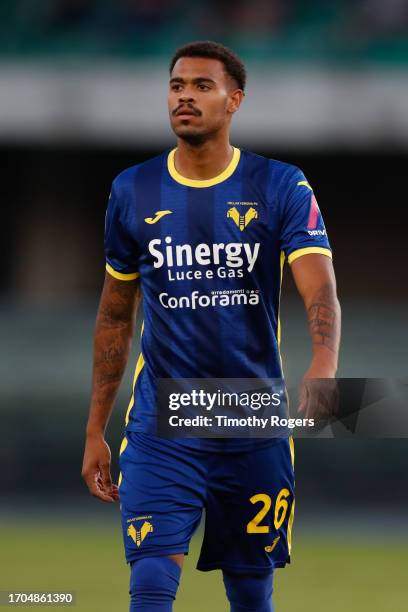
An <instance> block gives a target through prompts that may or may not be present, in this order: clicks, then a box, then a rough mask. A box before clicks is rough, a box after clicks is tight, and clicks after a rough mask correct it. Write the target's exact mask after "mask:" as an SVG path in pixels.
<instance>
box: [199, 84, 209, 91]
mask: <svg viewBox="0 0 408 612" xmlns="http://www.w3.org/2000/svg"><path fill="white" fill-rule="evenodd" d="M198 89H199V90H200V91H208V90H209V89H210V88H209V87H208V85H204V83H200V84H199V86H198Z"/></svg>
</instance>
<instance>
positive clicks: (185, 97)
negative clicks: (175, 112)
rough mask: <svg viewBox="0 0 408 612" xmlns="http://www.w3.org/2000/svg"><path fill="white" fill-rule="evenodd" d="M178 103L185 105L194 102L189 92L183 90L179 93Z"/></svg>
mask: <svg viewBox="0 0 408 612" xmlns="http://www.w3.org/2000/svg"><path fill="white" fill-rule="evenodd" d="M179 102H180V103H183V104H186V103H187V102H194V96H193V94H192V92H191V90H190V91H189V90H187V89H185V90H184V91H183V92H181V93H180V95H179Z"/></svg>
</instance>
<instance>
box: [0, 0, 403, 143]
mask: <svg viewBox="0 0 408 612" xmlns="http://www.w3.org/2000/svg"><path fill="white" fill-rule="evenodd" d="M407 31H408V8H407V3H406V2H405V0H389V1H388V2H386V3H384V2H381V1H380V0H357V1H355V2H352V1H351V0H335V1H333V2H324V1H322V0H317V1H314V2H307V1H306V0H287V1H284V0H270V1H268V0H253V1H252V2H247V1H238V2H227V1H223V2H219V1H217V2H215V1H214V0H211V1H210V2H205V3H200V2H194V1H191V2H186V0H167V1H166V0H142V1H141V0H117V1H113V0H100V1H96V0H20V2H14V1H12V0H3V2H2V3H1V6H0V89H1V90H2V102H1V106H0V141H3V142H16V141H17V142H21V141H24V140H27V139H29V140H33V141H35V142H38V141H40V142H44V141H45V142H56V141H58V142H61V141H64V142H72V141H75V142H77V141H81V142H86V143H88V142H90V141H92V142H96V143H103V144H115V145H119V146H120V145H123V144H126V145H128V146H134V145H136V146H143V145H146V144H149V145H152V143H154V144H156V145H159V143H160V145H162V144H163V141H165V142H167V143H168V142H170V139H171V135H170V132H169V129H168V126H167V120H166V114H165V112H163V97H164V96H165V93H166V86H167V73H166V68H167V65H168V61H169V58H170V56H171V55H172V53H173V52H174V50H175V48H176V47H177V46H179V45H181V44H183V43H185V42H187V41H189V40H192V39H202V38H211V39H216V40H220V41H222V42H223V43H225V44H227V45H230V46H231V47H232V48H233V49H235V50H236V51H237V52H238V53H240V54H241V55H242V57H243V59H244V60H245V61H246V62H247V64H248V67H249V84H248V96H247V101H246V103H245V104H244V105H243V109H242V112H241V117H240V121H239V122H237V125H236V127H235V135H236V137H237V138H240V139H242V140H243V141H245V142H246V143H249V144H251V145H261V146H262V145H264V144H265V142H266V141H268V140H270V139H272V138H273V142H274V144H275V145H277V146H286V147H291V148H299V147H303V148H306V149H307V148H309V147H310V145H312V146H313V147H314V148H316V147H319V148H320V149H325V150H326V149H328V148H331V149H333V148H334V149H335V148H336V147H339V146H343V147H345V146H347V147H355V148H358V149H361V148H365V149H367V148H370V147H372V146H380V145H381V146H382V145H386V146H394V147H401V146H402V147H404V148H406V147H407V145H408V105H407V104H406V103H405V101H406V99H407V97H408V81H407V79H406V77H405V72H406V67H407V65H408V36H407ZM299 101H300V102H301V103H300V104H299ZM136 109H137V110H136Z"/></svg>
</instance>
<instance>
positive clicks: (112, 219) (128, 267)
mask: <svg viewBox="0 0 408 612" xmlns="http://www.w3.org/2000/svg"><path fill="white" fill-rule="evenodd" d="M124 205H125V202H124V201H123V198H122V199H121V198H120V197H119V195H118V192H117V189H116V187H115V182H113V185H112V191H111V193H110V196H109V202H108V208H107V210H106V217H105V239H104V246H105V258H106V270H107V271H108V272H109V274H111V276H114V277H115V278H117V279H119V280H134V279H135V278H138V277H139V272H138V271H137V268H138V250H137V245H136V242H135V241H134V240H133V239H132V237H131V236H130V233H129V228H128V227H126V215H125V210H124Z"/></svg>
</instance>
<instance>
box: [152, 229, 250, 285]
mask: <svg viewBox="0 0 408 612" xmlns="http://www.w3.org/2000/svg"><path fill="white" fill-rule="evenodd" d="M259 247H260V243H259V242H256V243H254V244H250V243H248V242H229V243H223V242H218V243H214V244H206V243H200V244H197V245H196V246H194V247H193V246H192V245H191V244H177V245H173V244H172V238H171V236H166V238H165V239H164V244H163V241H162V240H161V239H160V238H156V239H154V240H151V241H150V242H149V245H148V248H149V252H150V254H151V255H152V256H153V258H154V261H153V267H154V268H161V267H162V266H165V267H166V268H167V269H168V271H170V270H171V269H172V268H176V269H177V268H179V269H180V268H184V270H185V269H186V268H190V267H194V268H195V267H196V266H197V265H198V266H203V267H204V268H207V267H217V266H226V267H227V268H229V269H235V270H234V271H235V272H236V274H234V276H242V275H243V273H244V271H247V272H252V270H253V267H254V265H255V262H256V260H257V258H258V254H259ZM199 271H200V270H197V272H199ZM211 272H212V270H211ZM238 273H239V274H238ZM231 276H232V275H231ZM183 278H184V277H183ZM169 280H173V279H172V278H170V277H169ZM179 280H182V278H181V277H180V278H179Z"/></svg>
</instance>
